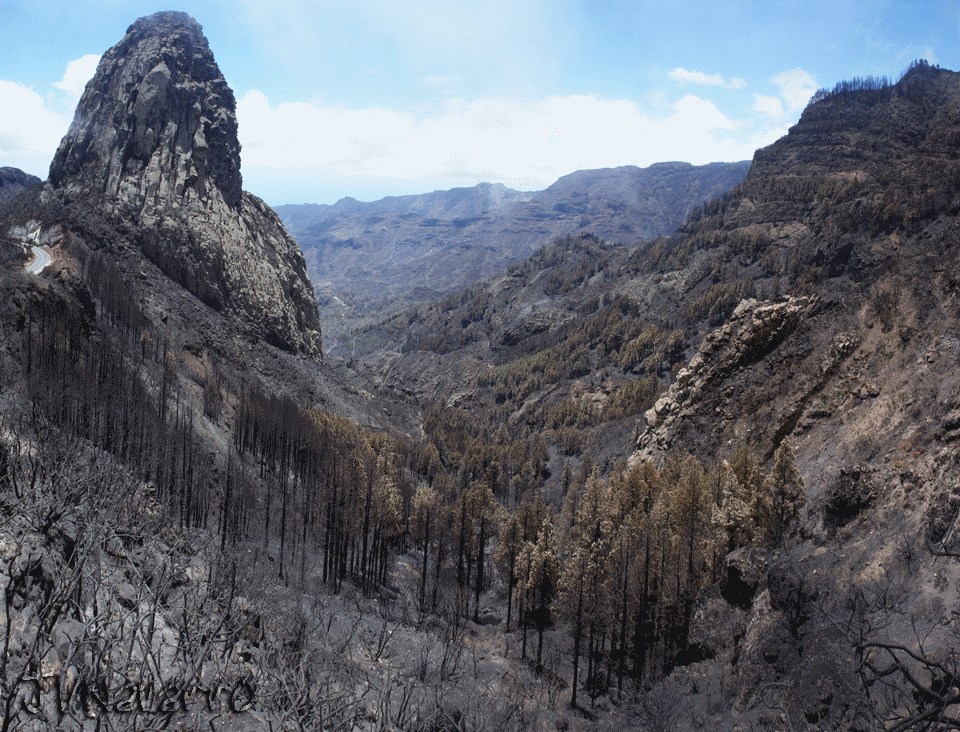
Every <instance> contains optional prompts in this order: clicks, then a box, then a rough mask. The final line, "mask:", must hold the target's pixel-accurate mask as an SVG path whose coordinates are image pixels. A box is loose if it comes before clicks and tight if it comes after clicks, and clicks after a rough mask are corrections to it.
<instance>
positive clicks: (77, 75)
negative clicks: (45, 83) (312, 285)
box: [54, 53, 100, 100]
mask: <svg viewBox="0 0 960 732" xmlns="http://www.w3.org/2000/svg"><path fill="white" fill-rule="evenodd" d="M98 63H100V57H99V56H97V55H95V54H92V53H88V54H87V55H85V56H81V57H80V58H78V59H76V60H74V61H71V62H70V63H68V64H67V68H66V70H65V71H64V72H63V78H62V79H61V80H60V81H58V82H55V83H54V86H55V87H56V88H57V89H60V90H61V91H64V92H66V93H67V94H69V95H70V97H71V98H72V99H74V100H78V99H80V97H81V95H82V94H83V90H84V88H85V87H86V85H87V82H88V81H90V79H92V78H93V75H94V73H95V72H96V70H97V64H98Z"/></svg>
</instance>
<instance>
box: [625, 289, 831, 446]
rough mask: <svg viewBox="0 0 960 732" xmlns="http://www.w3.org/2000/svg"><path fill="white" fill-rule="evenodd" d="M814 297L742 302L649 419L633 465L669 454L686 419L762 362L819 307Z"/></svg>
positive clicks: (648, 416)
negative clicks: (741, 373) (746, 369)
mask: <svg viewBox="0 0 960 732" xmlns="http://www.w3.org/2000/svg"><path fill="white" fill-rule="evenodd" d="M816 304H817V298H816V297H815V296H814V297H784V298H782V299H781V300H779V301H777V302H758V301H757V300H754V299H748V300H744V301H743V302H741V303H740V304H739V305H738V306H737V308H736V310H734V312H733V315H731V316H730V318H729V320H727V322H726V323H725V324H724V325H723V326H722V327H720V328H718V329H717V330H715V331H713V332H712V333H710V334H709V335H708V336H707V337H706V338H704V340H703V343H702V344H701V345H700V350H699V351H698V352H697V355H696V356H694V357H693V359H692V360H691V361H690V363H689V365H688V366H687V367H686V368H684V369H681V370H680V372H679V373H678V374H677V378H676V380H674V382H673V384H671V386H670V389H669V390H668V391H667V393H666V394H664V395H663V396H662V397H660V399H658V400H657V403H656V404H655V405H654V406H653V408H651V409H649V410H647V412H646V414H644V418H645V419H646V422H647V429H646V430H645V431H644V432H643V434H641V435H640V438H639V439H638V441H637V448H638V450H637V452H636V453H635V455H634V456H633V458H632V460H634V461H639V462H642V461H643V460H650V459H657V458H658V457H661V456H662V455H664V454H666V453H667V451H669V450H670V448H671V446H672V443H673V440H674V438H675V437H676V435H677V433H678V432H679V431H680V429H681V427H682V426H683V423H684V420H685V419H686V418H689V417H692V416H694V415H695V414H697V413H699V412H701V411H703V407H704V405H703V401H704V399H705V398H707V397H708V396H709V395H710V394H711V392H716V391H719V390H720V388H721V386H722V382H723V381H724V380H725V379H726V378H728V377H730V376H731V375H732V374H734V372H736V371H737V370H738V369H741V368H743V367H745V366H748V365H750V364H752V363H754V362H756V361H759V360H760V359H762V358H763V357H764V356H766V355H767V354H769V353H770V352H771V351H773V350H774V349H776V347H777V346H778V345H779V343H780V342H781V341H782V340H783V339H784V338H786V336H787V335H788V334H789V333H790V332H791V331H792V330H793V329H794V328H796V326H797V325H798V324H799V323H800V321H802V320H803V319H804V318H805V317H806V316H807V315H808V314H809V313H810V312H811V311H812V310H813V308H814V307H815V306H816Z"/></svg>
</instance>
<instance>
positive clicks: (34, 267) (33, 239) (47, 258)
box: [22, 224, 53, 275]
mask: <svg viewBox="0 0 960 732" xmlns="http://www.w3.org/2000/svg"><path fill="white" fill-rule="evenodd" d="M40 228H41V227H40V225H39V224H37V228H35V229H34V230H33V231H27V237H26V239H24V240H22V241H23V243H24V244H26V245H27V246H28V247H29V248H30V253H31V254H32V255H33V259H32V260H31V261H30V262H29V263H28V264H26V265H24V269H26V270H27V272H29V273H30V274H32V275H38V274H40V273H41V272H43V270H45V269H46V268H47V266H48V265H49V264H50V263H51V262H52V261H53V255H52V254H50V250H49V249H47V248H45V247H42V246H40Z"/></svg>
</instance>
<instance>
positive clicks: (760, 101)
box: [753, 94, 784, 119]
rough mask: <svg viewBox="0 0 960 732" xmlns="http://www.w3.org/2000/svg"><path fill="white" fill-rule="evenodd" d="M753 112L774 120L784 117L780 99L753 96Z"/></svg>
mask: <svg viewBox="0 0 960 732" xmlns="http://www.w3.org/2000/svg"><path fill="white" fill-rule="evenodd" d="M753 111H754V112H759V113H760V114H763V115H766V116H767V117H773V118H775V119H776V118H778V117H782V116H783V115H784V109H783V102H781V101H780V97H772V96H768V95H766V94H754V95H753Z"/></svg>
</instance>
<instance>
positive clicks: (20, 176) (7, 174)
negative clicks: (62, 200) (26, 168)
mask: <svg viewBox="0 0 960 732" xmlns="http://www.w3.org/2000/svg"><path fill="white" fill-rule="evenodd" d="M41 182H42V181H41V180H40V179H39V178H37V176H35V175H30V174H29V173H24V172H23V171H22V170H20V169H19V168H0V201H6V200H7V199H9V198H13V197H14V196H15V195H17V194H18V193H20V192H21V191H25V190H27V189H28V188H33V187H34V186H38V185H40V183H41Z"/></svg>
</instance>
